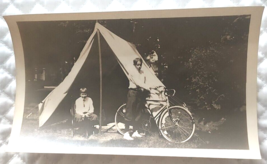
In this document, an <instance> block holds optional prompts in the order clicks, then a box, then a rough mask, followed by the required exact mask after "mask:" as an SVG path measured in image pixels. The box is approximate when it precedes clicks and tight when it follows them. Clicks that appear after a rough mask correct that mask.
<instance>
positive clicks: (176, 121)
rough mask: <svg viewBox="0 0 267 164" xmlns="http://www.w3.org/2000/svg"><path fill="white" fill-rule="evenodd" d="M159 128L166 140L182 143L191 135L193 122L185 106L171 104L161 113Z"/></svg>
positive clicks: (193, 129) (193, 127) (193, 128)
mask: <svg viewBox="0 0 267 164" xmlns="http://www.w3.org/2000/svg"><path fill="white" fill-rule="evenodd" d="M159 129H160V132H161V134H162V136H163V137H164V138H165V139H167V140H168V141H170V142H174V143H184V142H186V141H188V140H189V139H190V138H191V137H192V136H193V134H194V131H195V122H194V119H193V117H192V114H191V113H190V112H189V111H188V109H187V108H185V107H182V106H172V107H170V108H168V109H167V110H166V111H164V112H163V113H162V115H161V117H160V121H159Z"/></svg>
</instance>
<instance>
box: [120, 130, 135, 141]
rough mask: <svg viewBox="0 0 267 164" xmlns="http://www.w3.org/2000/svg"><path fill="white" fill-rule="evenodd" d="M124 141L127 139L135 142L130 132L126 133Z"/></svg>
mask: <svg viewBox="0 0 267 164" xmlns="http://www.w3.org/2000/svg"><path fill="white" fill-rule="evenodd" d="M123 139H126V140H129V141H130V140H134V139H133V138H132V137H131V136H130V133H129V132H126V133H125V134H124V135H123Z"/></svg>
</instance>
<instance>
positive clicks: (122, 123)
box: [115, 104, 131, 135]
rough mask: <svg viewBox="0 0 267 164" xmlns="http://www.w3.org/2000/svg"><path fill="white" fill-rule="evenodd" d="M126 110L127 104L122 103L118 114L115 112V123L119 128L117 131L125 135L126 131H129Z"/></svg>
mask: <svg viewBox="0 0 267 164" xmlns="http://www.w3.org/2000/svg"><path fill="white" fill-rule="evenodd" d="M125 112H126V104H122V105H121V106H120V107H119V108H118V110H117V112H116V114H115V125H116V128H117V131H118V132H119V133H120V134H121V135H124V133H126V132H127V131H128V130H127V131H126V130H125V122H126V120H125V119H124V116H123V115H124V114H125ZM129 129H130V130H131V127H129Z"/></svg>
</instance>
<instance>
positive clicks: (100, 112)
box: [97, 29, 103, 133]
mask: <svg viewBox="0 0 267 164" xmlns="http://www.w3.org/2000/svg"><path fill="white" fill-rule="evenodd" d="M97 40H98V53H99V74H100V105H99V133H101V129H102V81H103V80H102V57H101V45H100V34H99V30H98V29H97Z"/></svg>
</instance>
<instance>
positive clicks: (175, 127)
mask: <svg viewBox="0 0 267 164" xmlns="http://www.w3.org/2000/svg"><path fill="white" fill-rule="evenodd" d="M175 92H176V91H175V90H174V89H165V88H164V89H163V91H159V94H161V95H162V96H164V97H165V99H163V100H153V99H147V100H146V101H147V103H146V110H147V111H148V113H149V116H150V117H149V119H148V120H147V121H145V122H142V129H143V130H144V131H148V129H149V128H150V127H151V119H154V121H155V123H156V125H157V129H158V131H159V133H160V135H162V136H163V137H164V138H165V139H166V140H168V141H169V142H174V143H184V142H186V141H188V140H189V139H190V138H191V137H192V136H193V134H194V131H195V122H194V118H193V116H192V114H191V113H190V111H189V110H188V108H187V107H186V105H185V104H184V105H183V106H178V105H175V106H171V105H170V103H169V97H171V96H174V95H175ZM159 104H161V105H160V106H159ZM153 105H154V106H157V108H160V109H159V110H157V112H156V113H155V112H153V109H155V108H152V107H151V106H153ZM125 113H126V104H123V105H121V106H120V107H119V108H118V110H117V112H116V114H115V124H116V128H117V130H118V132H119V133H120V134H122V135H123V134H124V133H126V130H125V119H124V118H125Z"/></svg>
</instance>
